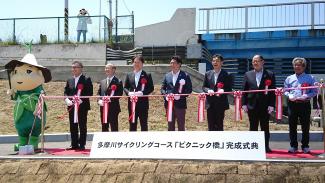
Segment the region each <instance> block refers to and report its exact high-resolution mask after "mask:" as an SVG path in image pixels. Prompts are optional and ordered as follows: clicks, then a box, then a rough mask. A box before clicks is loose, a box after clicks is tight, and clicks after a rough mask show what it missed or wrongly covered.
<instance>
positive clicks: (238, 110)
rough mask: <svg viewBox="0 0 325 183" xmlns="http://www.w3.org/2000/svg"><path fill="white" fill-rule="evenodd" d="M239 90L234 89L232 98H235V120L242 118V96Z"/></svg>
mask: <svg viewBox="0 0 325 183" xmlns="http://www.w3.org/2000/svg"><path fill="white" fill-rule="evenodd" d="M242 95H243V94H242V92H241V91H235V92H234V98H235V121H240V120H242V112H241V97H242Z"/></svg>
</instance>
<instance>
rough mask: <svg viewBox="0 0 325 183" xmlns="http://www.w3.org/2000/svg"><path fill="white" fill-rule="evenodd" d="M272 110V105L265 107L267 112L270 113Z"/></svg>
mask: <svg viewBox="0 0 325 183" xmlns="http://www.w3.org/2000/svg"><path fill="white" fill-rule="evenodd" d="M273 111H274V107H272V106H269V107H267V112H268V113H269V114H271V113H272V112H273Z"/></svg>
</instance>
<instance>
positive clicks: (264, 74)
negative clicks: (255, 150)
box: [242, 55, 275, 152]
mask: <svg viewBox="0 0 325 183" xmlns="http://www.w3.org/2000/svg"><path fill="white" fill-rule="evenodd" d="M252 65H253V68H254V70H251V71H248V72H246V73H245V75H244V82H243V90H244V91H247V90H264V89H266V88H268V89H275V76H274V74H273V72H271V71H269V70H266V69H264V68H263V66H264V59H263V57H262V56H261V55H255V56H254V57H253V60H252ZM242 104H243V106H242V108H243V110H244V111H245V112H247V113H248V118H249V124H250V127H249V130H250V131H257V130H258V125H259V124H260V126H261V130H262V131H264V134H265V151H266V152H271V149H270V147H269V139H270V130H269V118H270V114H271V113H272V112H273V111H274V106H275V94H274V92H267V94H266V93H265V92H258V93H243V97H242Z"/></svg>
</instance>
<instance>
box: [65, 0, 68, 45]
mask: <svg viewBox="0 0 325 183" xmlns="http://www.w3.org/2000/svg"><path fill="white" fill-rule="evenodd" d="M64 41H65V42H68V41H69V0H65V3H64Z"/></svg>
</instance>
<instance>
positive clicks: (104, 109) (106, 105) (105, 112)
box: [103, 96, 111, 123]
mask: <svg viewBox="0 0 325 183" xmlns="http://www.w3.org/2000/svg"><path fill="white" fill-rule="evenodd" d="M110 101H111V100H110V98H109V97H108V96H103V104H104V106H103V123H107V117H108V110H109V105H108V103H109V102H110Z"/></svg>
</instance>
